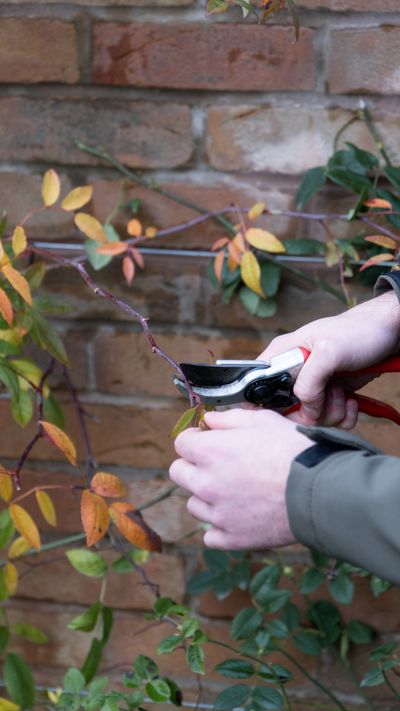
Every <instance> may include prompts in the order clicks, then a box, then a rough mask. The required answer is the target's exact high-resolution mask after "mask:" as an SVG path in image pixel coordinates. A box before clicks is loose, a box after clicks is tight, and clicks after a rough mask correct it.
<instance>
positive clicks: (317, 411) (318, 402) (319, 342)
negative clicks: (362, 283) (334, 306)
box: [259, 291, 400, 429]
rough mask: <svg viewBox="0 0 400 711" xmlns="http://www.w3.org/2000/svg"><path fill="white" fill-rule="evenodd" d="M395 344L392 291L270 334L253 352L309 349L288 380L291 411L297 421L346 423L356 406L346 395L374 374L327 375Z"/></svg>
mask: <svg viewBox="0 0 400 711" xmlns="http://www.w3.org/2000/svg"><path fill="white" fill-rule="evenodd" d="M399 344H400V307H399V302H398V299H397V297H396V294H395V293H394V291H390V292H387V293H385V294H382V296H379V297H377V298H375V299H372V300H370V301H367V302H365V303H363V304H360V305H359V306H355V307H354V308H352V309H350V310H349V311H345V312H344V313H342V314H340V315H339V316H332V317H329V318H324V319H320V320H318V321H313V322H312V323H309V324H307V325H305V326H303V327H302V328H299V329H298V330H297V331H294V332H293V333H289V334H287V335H284V336H279V337H278V338H275V339H274V340H273V341H272V342H271V343H270V344H269V346H268V348H266V350H265V351H264V352H263V353H261V355H260V356H259V358H260V360H269V359H270V358H271V357H272V356H275V355H278V354H280V353H283V352H284V351H287V350H289V349H291V348H295V347H297V346H303V347H304V348H307V350H309V351H311V355H310V356H309V358H308V360H307V361H306V363H305V364H304V366H303V368H302V369H301V371H300V373H299V376H298V378H297V381H296V384H295V386H294V393H295V395H296V396H297V397H298V398H299V400H300V401H301V404H302V407H301V409H300V411H299V412H298V413H296V415H294V416H293V417H294V418H295V419H296V420H297V421H299V422H302V423H303V424H306V425H315V424H323V425H327V426H334V425H336V426H340V427H342V428H344V429H351V428H352V427H354V426H355V424H356V422H357V416H358V408H357V403H356V401H355V400H353V399H352V398H351V396H349V393H351V392H354V391H355V390H357V389H359V388H360V387H362V386H363V385H365V384H366V383H367V382H369V381H370V380H373V377H374V376H370V377H367V376H356V375H355V376H351V377H350V376H349V377H346V378H341V379H333V380H332V378H334V375H335V373H337V372H339V371H343V370H346V371H352V370H359V369H360V368H364V367H367V366H369V365H372V364H374V363H377V362H379V361H380V360H382V359H383V358H385V357H386V356H388V355H391V354H393V353H396V352H397V351H398V349H399Z"/></svg>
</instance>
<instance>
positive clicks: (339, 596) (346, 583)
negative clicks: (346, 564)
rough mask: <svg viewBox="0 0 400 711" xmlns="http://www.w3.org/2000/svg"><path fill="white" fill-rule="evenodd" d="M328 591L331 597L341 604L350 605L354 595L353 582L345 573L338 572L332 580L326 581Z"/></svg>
mask: <svg viewBox="0 0 400 711" xmlns="http://www.w3.org/2000/svg"><path fill="white" fill-rule="evenodd" d="M328 588H329V592H330V594H331V595H332V597H334V598H335V600H337V602H340V603H341V604H342V605H350V604H351V602H352V600H353V595H354V583H353V581H352V579H351V578H350V577H349V576H348V575H346V574H345V573H339V575H337V576H336V577H335V578H334V580H330V581H329V582H328Z"/></svg>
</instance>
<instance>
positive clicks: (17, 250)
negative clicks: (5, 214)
mask: <svg viewBox="0 0 400 711" xmlns="http://www.w3.org/2000/svg"><path fill="white" fill-rule="evenodd" d="M27 244H28V240H27V239H26V233H25V230H24V228H23V227H21V225H17V226H16V228H15V230H14V232H13V236H12V248H13V252H14V254H15V256H16V257H18V255H19V254H22V252H25V250H26V246H27Z"/></svg>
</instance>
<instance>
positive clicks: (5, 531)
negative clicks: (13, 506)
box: [0, 509, 15, 548]
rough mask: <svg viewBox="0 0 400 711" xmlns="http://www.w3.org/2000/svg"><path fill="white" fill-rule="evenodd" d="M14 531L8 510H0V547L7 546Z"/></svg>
mask: <svg viewBox="0 0 400 711" xmlns="http://www.w3.org/2000/svg"><path fill="white" fill-rule="evenodd" d="M14 533H15V528H14V524H13V522H12V520H11V516H10V512H9V510H8V509H4V510H3V511H0V548H5V547H6V546H8V544H9V543H10V541H11V539H12V537H13V535H14Z"/></svg>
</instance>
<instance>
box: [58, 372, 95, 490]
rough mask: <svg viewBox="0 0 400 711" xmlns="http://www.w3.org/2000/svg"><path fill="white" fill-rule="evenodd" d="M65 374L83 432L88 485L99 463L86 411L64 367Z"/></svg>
mask: <svg viewBox="0 0 400 711" xmlns="http://www.w3.org/2000/svg"><path fill="white" fill-rule="evenodd" d="M63 374H64V378H65V381H66V383H67V387H68V390H69V392H70V395H71V399H72V402H73V404H74V407H75V411H76V416H77V419H78V423H79V428H80V431H81V437H82V441H83V446H84V449H85V464H86V480H87V483H88V484H90V481H91V479H92V476H93V474H94V472H95V470H96V469H97V462H96V459H95V457H94V454H93V450H92V447H91V444H90V439H89V434H88V431H87V427H86V422H85V417H84V415H85V411H84V409H83V407H82V405H81V403H80V402H79V398H78V393H77V391H76V388H75V386H74V384H73V382H72V380H71V376H70V374H69V372H68V368H66V366H65V365H64V366H63Z"/></svg>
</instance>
